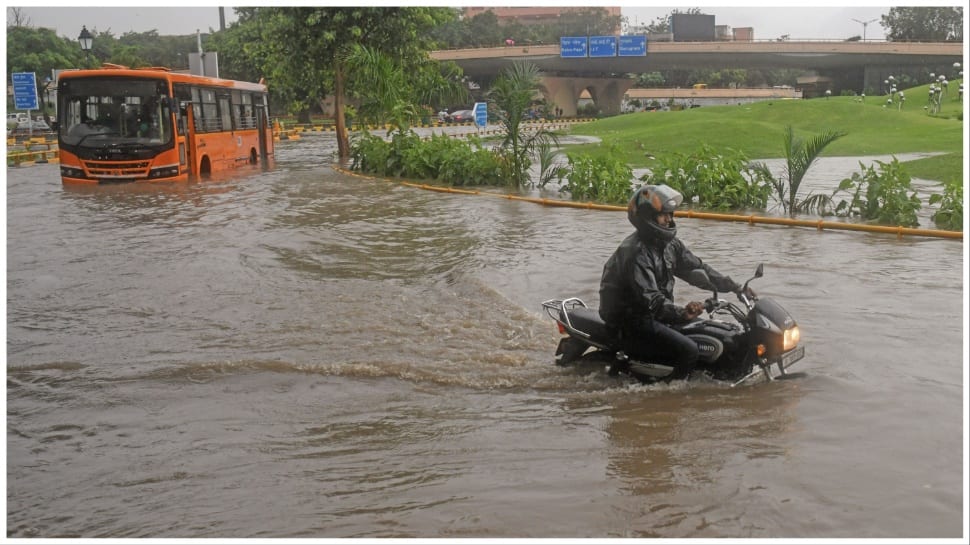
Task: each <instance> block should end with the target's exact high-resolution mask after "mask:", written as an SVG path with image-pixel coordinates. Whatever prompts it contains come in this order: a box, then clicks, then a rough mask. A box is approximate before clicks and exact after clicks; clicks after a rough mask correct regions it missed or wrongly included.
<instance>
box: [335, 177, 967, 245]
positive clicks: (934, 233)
mask: <svg viewBox="0 0 970 545" xmlns="http://www.w3.org/2000/svg"><path fill="white" fill-rule="evenodd" d="M333 168H334V170H337V171H338V172H340V173H342V174H347V175H350V176H357V177H359V178H368V179H372V180H384V181H388V182H395V183H400V184H401V185H404V186H407V187H413V188H417V189H424V190H427V191H437V192H439V193H455V194H460V195H479V196H485V197H498V198H501V199H508V200H513V201H525V202H531V203H535V204H541V205H543V206H558V207H563V208H581V209H585V210H606V211H611V212H625V211H626V206H617V205H611V204H597V203H592V202H577V201H564V200H561V199H546V198H542V197H523V196H521V195H512V194H509V193H505V194H503V193H492V192H490V191H478V190H474V189H456V188H453V187H446V186H439V185H429V184H424V183H415V182H409V181H407V180H394V179H390V178H381V177H375V176H368V175H364V174H360V173H357V172H353V171H351V170H347V169H345V168H343V167H341V166H339V165H334V167H333ZM674 216H676V217H679V218H691V219H704V220H714V221H733V222H738V223H747V224H750V225H755V224H767V225H788V226H791V227H813V228H815V229H817V230H819V231H823V230H826V229H828V230H842V231H865V232H870V233H887V234H894V235H896V238H902V237H903V236H904V235H905V236H921V237H936V238H948V239H958V240H963V232H962V231H944V230H940V229H916V228H912V227H902V226H897V227H892V226H887V225H867V224H862V223H842V222H837V221H824V220H799V219H794V218H779V217H770V216H754V215H747V216H744V215H736V214H717V213H713V212H695V211H693V210H678V211H676V212H674Z"/></svg>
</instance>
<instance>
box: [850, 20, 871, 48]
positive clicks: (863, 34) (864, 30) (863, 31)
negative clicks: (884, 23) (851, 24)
mask: <svg viewBox="0 0 970 545" xmlns="http://www.w3.org/2000/svg"><path fill="white" fill-rule="evenodd" d="M853 21H855V22H857V23H860V24H862V41H863V42H864V41H866V27H867V26H869V23H874V22H876V19H869V20H868V21H860V20H858V19H853Z"/></svg>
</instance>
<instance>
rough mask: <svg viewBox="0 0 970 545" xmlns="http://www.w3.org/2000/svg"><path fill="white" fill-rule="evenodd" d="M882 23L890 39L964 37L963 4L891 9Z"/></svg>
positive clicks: (950, 39) (960, 38)
mask: <svg viewBox="0 0 970 545" xmlns="http://www.w3.org/2000/svg"><path fill="white" fill-rule="evenodd" d="M881 24H882V26H883V28H885V29H886V39H888V40H890V41H894V42H899V41H924V42H944V41H957V42H959V41H962V40H963V8H962V7H956V6H943V7H929V6H925V7H924V6H921V7H908V8H890V9H889V13H888V14H886V15H883V16H882V22H881Z"/></svg>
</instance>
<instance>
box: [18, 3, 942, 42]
mask: <svg viewBox="0 0 970 545" xmlns="http://www.w3.org/2000/svg"><path fill="white" fill-rule="evenodd" d="M42 3H43V2H42ZM294 3H296V4H298V3H304V4H306V3H307V2H294ZM309 3H311V4H312V3H314V2H309ZM337 3H344V4H346V2H337ZM406 3H407V2H393V1H392V2H388V3H386V4H385V5H388V4H390V5H393V4H399V5H403V4H406ZM946 3H950V2H947V1H946V0H944V1H942V2H940V4H946ZM99 4H100V5H105V4H106V2H99ZM139 4H143V5H144V6H145V7H139ZM744 4H746V5H749V6H750V5H753V4H757V2H751V1H749V2H745V3H744ZM852 4H853V6H854V7H844V2H843V4H842V6H839V5H836V4H828V5H824V4H818V3H813V2H804V1H803V2H797V3H796V5H799V6H804V7H784V8H782V7H732V6H731V4H729V3H721V4H716V3H712V2H706V3H703V4H682V5H676V4H669V3H665V4H657V3H655V2H637V3H636V4H634V5H630V4H629V3H624V2H609V3H590V2H588V1H587V2H577V1H576V0H571V1H570V0H567V1H563V2H557V3H549V2H543V1H536V2H520V1H515V0H507V1H502V2H487V1H486V2H481V1H478V2H470V3H469V4H468V5H477V6H481V5H516V6H529V5H614V6H615V5H620V6H622V9H623V15H624V16H626V17H627V18H628V19H629V22H630V23H631V24H635V23H639V24H649V23H652V22H653V21H654V20H656V18H657V17H662V16H666V15H668V14H669V13H670V12H671V11H672V10H673V9H679V10H681V11H687V10H688V9H691V8H693V7H699V8H701V11H702V12H703V13H706V14H709V15H714V17H715V24H717V25H727V26H730V27H732V28H733V27H753V28H754V37H755V39H756V40H766V39H775V38H778V37H779V36H781V35H783V34H787V35H789V36H790V37H791V39H793V40H794V39H839V40H842V39H846V38H849V37H852V36H856V35H859V36H861V35H862V33H863V25H862V24H861V23H859V22H857V21H856V20H858V21H863V22H868V21H872V22H870V23H869V24H868V25H866V27H865V31H866V32H865V34H866V38H867V39H883V38H884V37H885V31H884V29H883V28H882V27H881V26H880V24H879V22H880V17H881V16H882V15H884V14H887V13H889V8H888V7H879V6H876V5H873V4H871V3H868V2H860V1H856V2H852ZM150 5H151V4H144V3H140V2H128V3H126V5H125V6H117V7H82V6H76V5H71V4H70V3H68V5H66V6H65V5H61V6H58V7H50V6H48V7H43V6H42V7H21V8H20V9H21V10H22V12H23V13H24V14H26V15H27V17H29V19H30V23H31V25H32V26H34V27H47V28H53V29H54V30H55V31H56V32H57V34H58V35H60V36H67V37H71V38H74V37H76V36H77V35H78V34H79V33H80V32H81V25H87V27H88V29H91V30H98V31H101V32H104V31H107V30H110V31H111V32H112V34H114V35H115V36H121V35H122V34H124V33H126V32H147V31H149V30H153V29H154V30H157V31H158V33H159V34H162V35H185V34H194V33H195V31H196V30H201V31H202V32H207V31H208V30H209V29H210V28H212V29H214V30H218V29H219V8H218V7H217V6H210V7H147V6H150ZM155 5H157V4H155ZM348 5H353V4H348ZM410 5H451V6H455V5H458V4H456V3H453V2H449V3H441V2H440V1H434V0H432V1H427V2H420V3H411V4H410ZM650 6H658V7H650ZM809 6H810V7H809ZM9 11H10V8H8V9H7V17H8V19H9V16H10V13H9ZM225 16H226V24H227V25H229V24H230V23H232V22H233V21H235V19H236V17H235V15H234V12H233V9H232V8H231V7H226V8H225Z"/></svg>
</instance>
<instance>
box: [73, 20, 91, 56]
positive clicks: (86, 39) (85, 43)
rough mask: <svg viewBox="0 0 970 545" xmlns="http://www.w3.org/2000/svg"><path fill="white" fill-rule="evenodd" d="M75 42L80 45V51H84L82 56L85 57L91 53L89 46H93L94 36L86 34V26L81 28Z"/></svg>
mask: <svg viewBox="0 0 970 545" xmlns="http://www.w3.org/2000/svg"><path fill="white" fill-rule="evenodd" d="M77 41H78V43H79V44H81V51H84V55H85V56H87V55H88V53H89V52H90V51H91V46H92V45H94V35H92V34H91V33H90V32H88V27H87V25H82V26H81V33H80V34H79V35H78V37H77Z"/></svg>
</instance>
